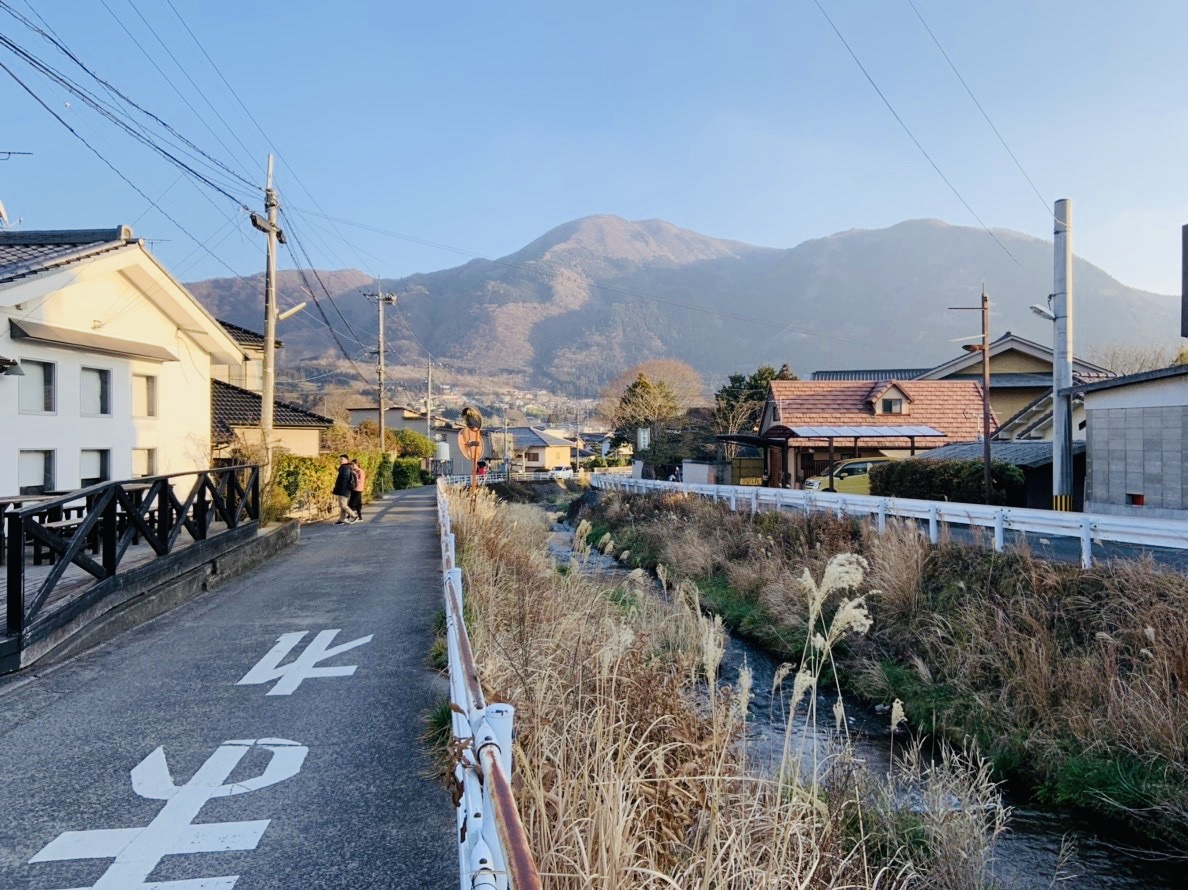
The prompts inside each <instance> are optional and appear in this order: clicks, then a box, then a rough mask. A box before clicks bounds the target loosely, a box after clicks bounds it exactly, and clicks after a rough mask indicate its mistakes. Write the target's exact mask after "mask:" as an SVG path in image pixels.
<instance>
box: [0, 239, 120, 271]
mask: <svg viewBox="0 0 1188 890" xmlns="http://www.w3.org/2000/svg"><path fill="white" fill-rule="evenodd" d="M132 241H133V238H132V229H131V228H130V227H128V226H120V227H118V228H115V229H73V230H67V231H53V232H38V231H4V232H0V283H4V282H9V281H16V280H18V279H21V278H28V277H30V276H32V275H37V274H39V273H41V272H47V271H49V270H51V269H57V268H60V267H62V266H66V265H69V264H70V263H74V262H78V261H79V260H82V259H86V258H88V257H92V256H96V255H97V254H101V253H106V252H107V251H109V250H118V249H119V248H121V247H125V246H126V245H128V244H130V243H132Z"/></svg>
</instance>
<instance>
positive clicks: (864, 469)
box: [804, 457, 891, 494]
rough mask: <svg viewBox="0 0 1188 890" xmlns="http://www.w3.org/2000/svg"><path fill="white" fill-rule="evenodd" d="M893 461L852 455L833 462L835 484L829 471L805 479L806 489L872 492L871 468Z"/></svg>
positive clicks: (852, 492)
mask: <svg viewBox="0 0 1188 890" xmlns="http://www.w3.org/2000/svg"><path fill="white" fill-rule="evenodd" d="M888 463H891V458H889V457H852V458H849V459H848V460H839V461H837V462H835V463H834V464H833V485H832V487H830V484H829V471H828V470H826V471H825V472H824V473H821V474H820V475H819V476H810V477H809V478H808V479H805V480H804V487H805V490H806V491H838V492H844V493H846V494H870V468H871V467H874V466H878V465H879V464H888Z"/></svg>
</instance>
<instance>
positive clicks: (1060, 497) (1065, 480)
mask: <svg viewBox="0 0 1188 890" xmlns="http://www.w3.org/2000/svg"><path fill="white" fill-rule="evenodd" d="M1055 218H1056V228H1055V238H1054V239H1053V276H1052V315H1053V328H1054V337H1055V342H1054V344H1053V349H1052V509H1053V510H1060V511H1065V512H1067V511H1071V510H1072V508H1073V481H1072V476H1073V474H1072V399H1071V397H1070V396H1069V395H1068V390H1069V389H1070V388H1071V387H1072V384H1073V379H1072V360H1073V270H1072V258H1073V252H1072V231H1071V230H1072V204H1071V202H1070V201H1069V200H1068V199H1067V198H1061V199H1060V200H1059V201H1057V202H1056V209H1055ZM1062 390H1063V391H1064V394H1063V395H1062V394H1061V391H1062Z"/></svg>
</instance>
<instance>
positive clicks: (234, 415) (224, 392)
mask: <svg viewBox="0 0 1188 890" xmlns="http://www.w3.org/2000/svg"><path fill="white" fill-rule="evenodd" d="M262 402H263V399H261V397H260V394H259V393H256V392H252V391H251V390H247V389H242V388H241V387H238V386H232V385H231V384H230V383H223V381H221V380H212V381H210V426H211V436H212V438H213V439H214V441H215V443H217V444H221V443H225V442H229V441H231V439H232V432H231V430H232V427H237V426H241V427H244V426H246V427H254V426H259V425H260V405H261V403H262ZM273 405H274V406H275V407H274V408H273V411H272V423H273V425H274V426H278V427H291V428H299V429H310V428H317V429H324V428H326V427H331V426H333V425H334V421H333V420H331V419H330V418H329V417H323V416H322V415H321V414H314V413H313V412H312V411H306V410H305V409H304V408H298V407H297V406H296V405H290V404H289V403H288V402H281V401H279V400H278V401H274V402H273Z"/></svg>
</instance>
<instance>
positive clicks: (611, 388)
mask: <svg viewBox="0 0 1188 890" xmlns="http://www.w3.org/2000/svg"><path fill="white" fill-rule="evenodd" d="M641 374H642V375H643V376H644V377H645V378H646V379H647V380H648V381H649V382H650V383H651V384H653V385H654V386H658V385H660V384H663V385H664V386H665V388H666V389H667V390H668V393H669V394H671V396H672V398H673V399H674V400H675V401H676V404H677V406H678V407H679V408H680V409H681V410H687V409H689V408H695V407H700V406H702V405H707V404H709V403H710V399H709V397H708V396H707V394H706V389H705V381H704V380H702V379H701V375H700V374H698V373H697V371H695V370H694V369H693V367H692V366H691V365H689V364H687V363H685V362H682V361H680V360H678V359H674V358H661V359H652V360H650V361H646V362H641V363H640V364H638V365H636V366H635V367H633V368H629V369H628V370H626V371H624V372H623V373H622V374H620V375H619V376H617V377H615V378H614V379H613V380H611V382H610V383H608V384H607V385H606V386H605V387H604V388H603V390H602V394H601V395H600V396H599V398H598V413H599V415H600V416H601V417H602V419H603V420H604V421H606V422H607V423H610V424H611V425H612V426H613V425H614V418H615V414H616V412H617V411H618V409H619V401H620V399H621V398H622V397H623V393H624V392H625V391H626V390H627V388H628V387H629V386H631V385H632V384H633V383H635V382H636V380H638V379H639V376H640V375H641Z"/></svg>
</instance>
